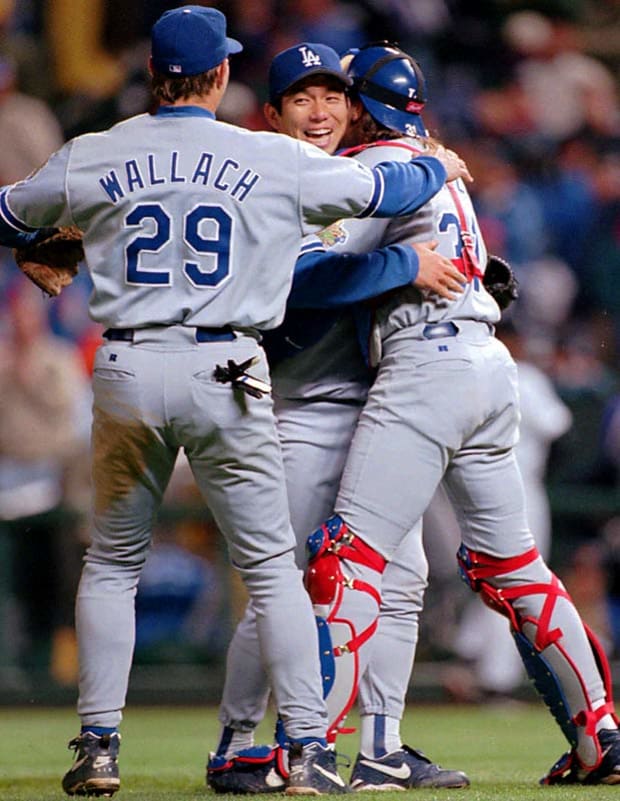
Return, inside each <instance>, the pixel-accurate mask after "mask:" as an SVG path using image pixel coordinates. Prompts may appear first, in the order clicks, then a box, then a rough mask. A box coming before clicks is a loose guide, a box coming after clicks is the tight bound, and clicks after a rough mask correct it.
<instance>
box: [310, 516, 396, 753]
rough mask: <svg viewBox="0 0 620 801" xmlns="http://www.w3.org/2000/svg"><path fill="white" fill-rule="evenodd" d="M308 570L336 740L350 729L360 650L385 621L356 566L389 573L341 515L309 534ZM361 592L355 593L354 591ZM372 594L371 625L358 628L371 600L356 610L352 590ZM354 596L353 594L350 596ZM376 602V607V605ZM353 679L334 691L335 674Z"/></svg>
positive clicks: (332, 735) (331, 737) (374, 591)
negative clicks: (355, 571) (356, 622)
mask: <svg viewBox="0 0 620 801" xmlns="http://www.w3.org/2000/svg"><path fill="white" fill-rule="evenodd" d="M307 549H308V555H309V557H310V558H309V563H308V569H307V571H306V576H305V584H306V589H307V590H308V594H309V595H310V599H311V600H312V603H313V604H314V610H315V615H316V622H317V627H318V633H319V647H320V659H321V672H322V676H323V694H324V696H325V698H326V700H327V711H328V727H327V741H328V742H334V741H335V739H336V737H337V735H338V734H339V733H346V732H347V731H351V730H348V729H345V728H344V727H343V726H344V722H345V719H346V717H347V715H348V713H349V711H350V710H351V707H352V706H353V703H354V702H355V697H356V695H357V689H358V685H359V679H360V666H359V653H358V651H359V649H360V648H361V647H362V645H364V643H365V642H366V641H367V640H369V639H370V637H372V635H373V634H374V633H375V631H376V629H377V625H378V622H379V619H378V616H379V608H380V606H381V596H380V594H379V592H378V590H377V589H376V588H375V587H374V586H373V585H372V584H371V583H370V582H368V581H365V580H364V579H360V578H355V577H354V576H353V575H352V574H353V568H354V565H355V564H357V565H361V566H363V567H364V568H369V569H370V570H371V571H374V572H376V573H383V571H384V570H385V566H386V564H387V563H386V561H385V559H384V558H383V557H382V556H381V555H380V554H378V553H377V552H376V551H375V550H374V549H373V548H371V547H370V546H369V545H367V544H366V543H365V542H364V541H363V540H361V539H360V538H359V537H356V536H355V535H354V534H352V533H351V532H350V531H349V529H348V528H347V526H346V525H345V523H344V521H343V520H342V518H341V517H339V516H338V515H334V516H333V517H330V518H329V520H327V521H326V522H325V523H324V524H323V525H322V526H321V527H320V528H319V529H317V530H316V531H315V532H314V533H313V534H311V535H310V536H309V537H308V540H307ZM355 590H356V591H357V592H353V593H349V592H348V591H355ZM358 593H361V594H362V595H364V596H366V597H368V596H370V606H371V607H373V609H372V612H371V618H370V621H369V623H368V625H367V626H366V627H365V628H361V629H360V630H358V629H357V628H356V626H355V625H354V623H353V619H355V620H358V619H359V618H358V613H359V612H360V610H361V614H360V617H361V618H362V619H363V618H364V617H366V613H365V612H364V609H365V606H366V605H367V604H365V602H364V601H362V606H361V607H359V608H358V606H356V607H355V612H353V611H352V608H351V606H350V603H347V601H349V602H350V601H352V600H353V599H352V598H351V597H350V596H351V594H353V595H357V594H358ZM347 595H349V598H347ZM375 604H376V608H374V607H375ZM336 671H338V674H339V675H340V676H342V677H345V676H346V678H347V681H344V680H343V681H340V682H339V684H338V690H339V692H338V694H334V693H333V692H332V689H333V686H334V680H335V673H336Z"/></svg>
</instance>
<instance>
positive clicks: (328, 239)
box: [317, 220, 349, 248]
mask: <svg viewBox="0 0 620 801" xmlns="http://www.w3.org/2000/svg"><path fill="white" fill-rule="evenodd" d="M317 236H318V238H319V239H320V240H321V242H322V243H323V245H324V246H325V247H326V248H333V247H334V245H343V244H344V243H345V242H346V241H347V239H348V238H349V232H348V231H347V229H346V228H345V227H344V222H343V221H342V220H336V222H335V223H332V224H331V225H328V226H327V228H323V230H322V231H319V232H318V234H317Z"/></svg>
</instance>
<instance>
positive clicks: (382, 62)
mask: <svg viewBox="0 0 620 801" xmlns="http://www.w3.org/2000/svg"><path fill="white" fill-rule="evenodd" d="M349 55H352V56H353V58H352V59H351V61H350V62H349V64H348V67H347V74H348V75H349V77H350V78H351V79H352V81H353V87H352V88H353V90H354V92H355V93H356V94H357V95H358V96H359V99H360V100H361V102H362V104H363V105H364V108H365V109H366V110H367V111H368V112H369V113H370V114H371V115H372V116H373V117H374V118H375V120H377V122H379V123H381V124H382V125H384V126H385V127H386V128H389V129H390V130H394V131H400V132H401V133H404V134H407V135H409V136H415V135H420V136H427V131H426V128H425V126H424V122H423V121H422V117H421V116H420V112H421V111H422V109H423V108H424V104H425V103H426V85H425V81H424V75H423V74H422V70H421V69H420V66H419V64H418V63H417V61H415V59H413V58H411V56H409V55H408V54H407V53H404V52H403V51H402V50H401V49H400V48H399V47H397V46H396V45H394V44H390V43H389V42H381V43H378V44H370V45H366V47H362V48H360V49H359V50H351V51H349Z"/></svg>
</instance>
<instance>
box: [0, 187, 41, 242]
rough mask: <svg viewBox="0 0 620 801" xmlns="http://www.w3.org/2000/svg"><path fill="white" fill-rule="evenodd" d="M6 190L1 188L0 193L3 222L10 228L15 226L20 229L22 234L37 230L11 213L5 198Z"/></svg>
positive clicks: (0, 210)
mask: <svg viewBox="0 0 620 801" xmlns="http://www.w3.org/2000/svg"><path fill="white" fill-rule="evenodd" d="M7 192H8V189H3V190H2V192H1V193H0V215H1V216H2V219H3V220H4V222H5V223H7V224H8V225H10V226H11V228H16V229H17V230H18V231H21V233H23V234H31V233H34V231H37V230H38V229H37V228H31V227H30V226H29V225H26V224H25V223H23V222H22V221H21V220H19V219H18V218H17V217H16V216H15V215H14V214H13V212H12V211H11V209H10V208H9V204H8V203H7V200H6V195H7Z"/></svg>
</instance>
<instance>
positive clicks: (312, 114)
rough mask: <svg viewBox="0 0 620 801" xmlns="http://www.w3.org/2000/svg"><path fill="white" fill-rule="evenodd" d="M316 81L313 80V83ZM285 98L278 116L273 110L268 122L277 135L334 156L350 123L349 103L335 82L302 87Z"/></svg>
mask: <svg viewBox="0 0 620 801" xmlns="http://www.w3.org/2000/svg"><path fill="white" fill-rule="evenodd" d="M315 81H316V79H315ZM295 89H296V90H295V91H292V92H289V93H287V94H285V95H284V96H283V98H282V107H281V110H280V112H279V113H278V112H277V110H276V109H274V108H273V106H272V107H271V108H272V109H273V112H275V114H273V115H272V116H273V119H269V116H268V119H269V122H270V123H271V124H272V125H273V127H274V128H275V129H276V130H277V131H279V132H280V133H285V134H288V135H289V136H292V137H294V138H295V139H301V140H303V141H304V142H310V143H311V144H313V145H316V146H317V147H320V148H321V150H325V151H326V152H327V153H330V154H331V153H334V152H335V151H336V150H337V148H338V145H339V144H340V140H341V139H342V137H343V136H344V132H345V130H346V127H347V123H348V121H349V108H350V104H349V100H348V98H347V96H346V94H345V92H344V87H343V86H342V84H341V83H340V82H338V81H333V80H332V81H330V80H324V81H322V82H320V83H319V82H318V81H316V82H315V83H310V84H308V83H307V84H305V85H301V86H298V87H296V88H295Z"/></svg>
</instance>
